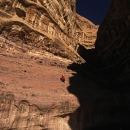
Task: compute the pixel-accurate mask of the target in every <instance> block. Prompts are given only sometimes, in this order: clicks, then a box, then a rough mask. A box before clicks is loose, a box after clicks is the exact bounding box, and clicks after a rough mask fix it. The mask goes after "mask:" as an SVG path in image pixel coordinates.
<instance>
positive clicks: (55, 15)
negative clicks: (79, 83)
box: [0, 0, 97, 62]
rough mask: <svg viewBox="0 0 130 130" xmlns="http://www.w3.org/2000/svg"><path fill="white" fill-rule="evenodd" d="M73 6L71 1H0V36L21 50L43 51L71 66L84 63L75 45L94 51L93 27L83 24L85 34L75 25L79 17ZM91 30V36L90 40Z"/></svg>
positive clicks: (88, 22)
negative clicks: (81, 45)
mask: <svg viewBox="0 0 130 130" xmlns="http://www.w3.org/2000/svg"><path fill="white" fill-rule="evenodd" d="M75 3H76V2H75V0H73V1H64V0H62V1H57V0H54V1H50V0H46V1H42V0H36V1H35V0H34V1H33V0H21V1H20V0H15V1H12V0H7V1H1V2H0V7H1V10H0V17H1V20H0V21H1V25H0V28H1V29H0V30H1V31H0V34H1V36H2V37H4V38H6V39H8V40H10V41H12V42H14V43H16V44H17V43H19V44H18V46H19V47H21V50H24V51H28V50H29V51H30V50H37V51H41V52H42V51H43V50H46V51H49V52H51V53H53V54H55V55H58V56H61V57H64V58H68V59H70V60H72V61H75V62H77V61H80V62H84V60H83V59H82V58H81V57H80V55H78V53H77V49H78V47H79V43H81V44H84V45H86V46H87V48H88V49H91V48H94V41H95V40H96V33H95V32H96V31H97V27H96V26H95V25H94V24H93V23H91V22H90V21H89V20H86V21H87V22H86V21H85V20H84V23H85V22H86V23H85V24H86V25H85V24H84V25H85V26H88V30H89V31H88V32H87V31H86V32H85V29H84V28H83V26H82V27H81V25H80V24H79V23H80V20H79V17H81V16H79V15H78V14H76V9H75V8H76V7H75V6H76V5H75ZM76 19H77V20H76ZM84 19H85V18H84ZM76 21H77V22H76ZM82 21H83V20H82ZM85 26H84V27H85ZM93 28H95V29H94V31H95V32H94V33H95V34H94V36H93V35H92V36H91V32H93ZM86 30H87V29H86ZM89 33H90V34H89ZM81 41H82V42H81Z"/></svg>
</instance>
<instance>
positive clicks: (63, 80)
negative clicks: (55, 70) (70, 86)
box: [60, 75, 66, 83]
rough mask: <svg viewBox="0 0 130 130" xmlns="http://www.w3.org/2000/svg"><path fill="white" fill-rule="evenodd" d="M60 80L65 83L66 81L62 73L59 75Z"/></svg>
mask: <svg viewBox="0 0 130 130" xmlns="http://www.w3.org/2000/svg"><path fill="white" fill-rule="evenodd" d="M60 80H61V81H62V82H64V83H65V82H66V81H65V76H64V75H62V76H61V78H60Z"/></svg>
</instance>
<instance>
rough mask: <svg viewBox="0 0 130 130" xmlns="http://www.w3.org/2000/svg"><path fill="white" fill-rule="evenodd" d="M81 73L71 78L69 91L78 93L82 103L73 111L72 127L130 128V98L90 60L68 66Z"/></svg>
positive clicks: (94, 129) (76, 129) (95, 129)
mask: <svg viewBox="0 0 130 130" xmlns="http://www.w3.org/2000/svg"><path fill="white" fill-rule="evenodd" d="M68 69H71V70H73V71H75V72H77V74H75V75H73V77H71V78H70V79H69V80H70V86H68V91H69V92H70V93H72V94H74V95H75V96H76V97H77V98H78V101H79V103H80V107H79V108H78V109H77V110H76V111H75V112H74V113H71V114H69V116H70V119H69V121H68V124H69V126H70V127H71V129H72V130H98V129H100V130H110V129H111V130H128V129H129V128H130V125H129V124H130V118H129V117H130V98H129V97H128V95H123V94H120V93H116V92H115V91H113V89H112V85H113V83H111V82H110V81H108V80H105V79H102V78H101V77H100V73H99V72H98V70H96V69H95V68H92V67H90V66H89V65H88V64H87V63H84V64H81V65H79V64H76V63H73V64H71V65H70V66H68Z"/></svg>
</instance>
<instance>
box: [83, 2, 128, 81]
mask: <svg viewBox="0 0 130 130" xmlns="http://www.w3.org/2000/svg"><path fill="white" fill-rule="evenodd" d="M122 10H123V11H122ZM129 31H130V15H129V1H125V2H124V1H122V0H121V1H117V0H112V3H111V6H110V9H109V11H108V14H107V15H106V17H105V19H104V20H103V22H102V24H101V25H100V27H99V30H98V32H97V40H96V42H95V50H92V51H93V54H92V55H93V56H90V58H89V56H88V57H87V56H86V59H87V60H90V63H91V65H92V66H94V67H95V68H96V69H97V70H99V73H101V75H102V77H104V76H106V78H108V79H111V80H114V79H116V78H119V77H121V76H123V75H125V74H128V73H129V72H130V64H129V48H130V46H129ZM84 53H86V55H87V53H89V51H88V52H87V51H86V52H84Z"/></svg>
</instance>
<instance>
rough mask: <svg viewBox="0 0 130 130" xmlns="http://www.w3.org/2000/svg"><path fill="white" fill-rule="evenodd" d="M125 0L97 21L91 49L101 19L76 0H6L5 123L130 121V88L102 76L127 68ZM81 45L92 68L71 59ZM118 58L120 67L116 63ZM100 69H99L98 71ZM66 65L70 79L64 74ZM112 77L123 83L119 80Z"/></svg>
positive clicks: (59, 126)
mask: <svg viewBox="0 0 130 130" xmlns="http://www.w3.org/2000/svg"><path fill="white" fill-rule="evenodd" d="M118 6H119V7H120V9H122V10H123V11H121V12H120V9H118ZM128 6H129V1H125V2H124V1H123V0H121V1H119V2H118V1H116V0H113V2H112V4H111V7H110V10H109V13H108V15H107V17H106V18H105V20H104V21H103V23H102V25H101V27H100V28H99V32H98V38H97V41H96V49H93V50H91V51H90V50H87V49H90V48H94V46H93V44H94V40H95V39H96V29H98V26H95V25H94V24H93V23H91V22H90V21H88V20H86V19H84V18H83V17H81V16H79V15H78V14H76V12H75V1H73V0H72V1H69V0H61V1H58V0H53V2H52V1H50V0H15V1H13V0H1V1H0V7H1V10H0V18H1V21H0V35H1V36H0V47H1V48H0V61H1V62H0V129H2V130H3V129H6V130H7V129H8V130H9V129H12V130H13V129H15V130H27V129H28V130H86V129H94V128H95V129H97V127H100V126H105V125H106V127H105V130H110V129H115V130H116V129H124V126H128V125H129V124H130V119H129V117H130V96H129V93H126V92H125V93H124V92H123V93H121V94H120V93H119V92H118V93H117V92H113V91H112V90H111V89H110V88H111V87H113V86H114V85H113V82H111V84H110V82H109V80H107V81H106V80H103V79H100V77H102V76H106V77H107V79H108V77H109V76H110V75H111V74H114V73H113V72H119V74H122V73H123V72H125V71H122V70H123V69H124V68H126V66H128V69H127V70H129V62H127V61H129V58H128V56H129V52H128V50H129V45H128V42H129V37H128V34H129V26H128V25H129V13H128V12H129V8H127V7H128ZM63 7H64V8H63ZM113 9H114V10H115V13H113ZM117 14H120V15H117ZM124 25H125V26H124ZM87 28H89V29H87ZM126 30H127V31H126ZM91 32H92V33H91ZM118 32H119V34H118ZM106 36H107V37H106ZM105 38H108V39H105ZM116 38H117V39H116ZM120 39H121V41H120ZM105 40H106V41H105ZM109 40H111V41H109ZM100 43H101V44H100ZM125 46H126V48H125ZM109 47H110V48H109ZM117 47H118V48H117ZM20 50H21V51H20ZM82 50H83V53H82ZM24 52H26V53H24ZM49 52H51V53H52V54H55V55H56V56H54V55H52V54H50V53H49ZM77 52H78V53H79V52H80V54H81V53H82V56H85V58H84V59H86V58H88V59H87V60H86V61H87V62H89V63H90V64H89V67H90V68H91V69H89V70H88V68H86V69H83V68H79V67H77V66H76V65H75V64H72V66H73V67H72V66H71V65H70V64H71V63H72V61H79V62H84V60H83V59H82V58H81V57H80V56H79V55H78V53H77ZM92 52H93V53H92ZM119 52H120V53H121V54H120V53H119ZM90 54H92V55H90ZM115 54H116V55H115ZM118 54H119V55H120V57H119V56H118ZM59 56H60V57H59ZM115 56H118V57H117V58H116V57H115ZM61 57H62V58H61ZM63 57H64V59H63ZM65 58H67V59H70V60H67V59H65ZM125 58H127V59H126V60H125ZM120 62H122V64H119V68H120V67H121V68H122V69H120V70H121V71H118V70H119V68H118V67H117V68H115V65H117V63H120ZM67 66H69V67H70V68H71V67H72V68H73V69H75V71H71V70H70V69H68V68H67ZM76 67H77V68H76ZM81 67H82V66H81ZM92 67H93V70H92ZM110 70H111V71H110ZM95 71H96V72H97V73H96V74H100V75H98V76H95ZM89 72H90V73H89ZM106 72H107V73H106ZM63 73H64V74H65V77H66V83H63V82H61V81H60V76H61V74H63ZM116 74H117V73H116ZM125 74H126V73H125ZM127 74H129V73H128V71H127ZM106 77H105V78H106ZM114 77H115V75H114ZM110 78H111V80H113V79H114V78H113V77H112V76H111V77H110ZM116 78H117V79H118V78H119V77H117V76H116ZM120 79H121V80H123V81H124V79H123V78H120ZM126 79H129V77H128V76H126ZM113 81H115V80H113ZM115 83H116V85H117V84H120V82H119V80H118V82H117V80H116V82H115ZM121 83H124V82H121ZM120 85H121V84H120ZM109 87H110V88H109ZM114 87H115V86H114ZM67 90H68V91H67ZM121 90H124V89H121ZM126 90H128V89H126ZM117 91H118V89H117ZM113 124H114V126H113ZM110 126H112V127H110ZM129 128H130V127H129ZM99 129H104V127H103V128H102V127H101V128H99Z"/></svg>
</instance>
